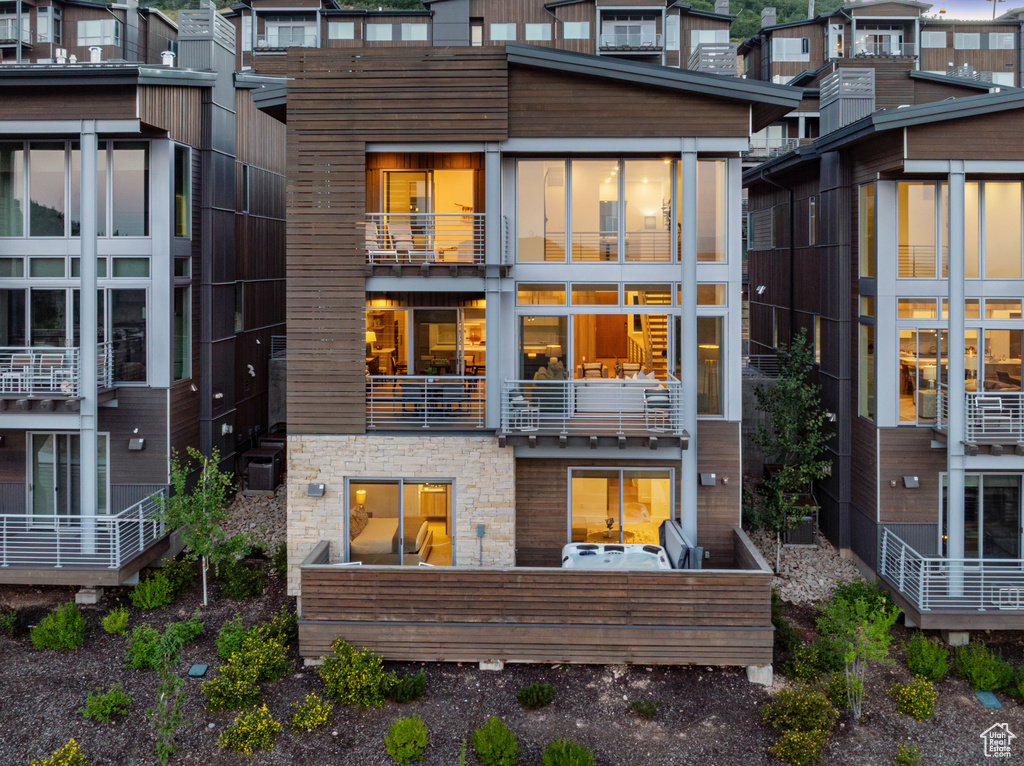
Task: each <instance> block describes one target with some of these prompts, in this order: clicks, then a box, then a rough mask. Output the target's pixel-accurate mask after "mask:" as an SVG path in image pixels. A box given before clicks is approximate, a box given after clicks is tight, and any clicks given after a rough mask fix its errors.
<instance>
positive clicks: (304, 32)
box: [254, 26, 317, 51]
mask: <svg viewBox="0 0 1024 766" xmlns="http://www.w3.org/2000/svg"><path fill="white" fill-rule="evenodd" d="M254 47H255V49H256V50H258V51H261V50H279V49H281V48H315V47H317V40H316V29H314V28H313V27H312V26H310V27H303V28H299V27H285V28H282V29H270V30H267V33H266V34H265V35H260V36H259V37H257V38H256V45H255V46H254Z"/></svg>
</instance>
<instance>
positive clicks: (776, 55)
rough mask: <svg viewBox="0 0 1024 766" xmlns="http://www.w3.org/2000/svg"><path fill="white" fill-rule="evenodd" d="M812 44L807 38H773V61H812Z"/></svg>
mask: <svg viewBox="0 0 1024 766" xmlns="http://www.w3.org/2000/svg"><path fill="white" fill-rule="evenodd" d="M810 43H811V41H810V38H807V37H773V38H772V61H810V60H811V44H810Z"/></svg>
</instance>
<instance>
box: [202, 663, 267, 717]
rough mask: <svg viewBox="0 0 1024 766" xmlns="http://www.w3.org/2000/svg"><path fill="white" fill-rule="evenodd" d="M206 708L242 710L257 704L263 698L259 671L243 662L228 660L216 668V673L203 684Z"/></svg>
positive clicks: (212, 709)
mask: <svg viewBox="0 0 1024 766" xmlns="http://www.w3.org/2000/svg"><path fill="white" fill-rule="evenodd" d="M203 696H204V697H206V709H207V710H209V711H210V712H216V711H218V710H242V709H243V708H247V707H251V706H253V705H257V704H259V702H260V701H261V700H262V699H263V692H261V691H260V682H259V673H258V671H257V669H256V668H254V667H252V666H250V665H246V664H245V663H239V664H235V663H233V662H229V663H228V664H227V665H224V666H222V667H220V668H218V669H217V675H216V676H215V677H214V678H213V679H212V680H210V681H207V682H206V683H204V684H203Z"/></svg>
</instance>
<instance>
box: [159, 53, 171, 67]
mask: <svg viewBox="0 0 1024 766" xmlns="http://www.w3.org/2000/svg"><path fill="white" fill-rule="evenodd" d="M160 63H161V64H163V65H164V66H174V51H164V52H163V53H161V54H160Z"/></svg>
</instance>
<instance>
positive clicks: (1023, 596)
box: [879, 529, 1024, 612]
mask: <svg viewBox="0 0 1024 766" xmlns="http://www.w3.org/2000/svg"><path fill="white" fill-rule="evenodd" d="M879 567H880V572H879V573H880V574H881V575H882V577H884V578H885V579H886V580H887V581H888V582H889V583H890V584H891V585H892V586H893V587H895V588H897V589H898V590H899V592H900V593H901V594H902V595H903V597H904V598H906V599H907V600H908V601H910V602H911V603H912V604H913V605H914V607H915V608H916V609H917V610H918V611H919V612H927V611H932V610H942V609H965V610H972V611H979V612H984V611H987V610H990V609H992V610H997V611H1021V610H1024V559H951V558H938V557H929V556H922V555H921V554H920V553H918V552H917V551H916V550H914V549H913V548H911V547H910V546H909V545H907V543H905V542H904V541H903V540H902V539H900V537H899V536H897V535H895V534H893V532H892V531H890V530H889V529H883V530H882V540H881V551H880V556H879Z"/></svg>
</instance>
